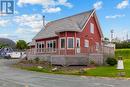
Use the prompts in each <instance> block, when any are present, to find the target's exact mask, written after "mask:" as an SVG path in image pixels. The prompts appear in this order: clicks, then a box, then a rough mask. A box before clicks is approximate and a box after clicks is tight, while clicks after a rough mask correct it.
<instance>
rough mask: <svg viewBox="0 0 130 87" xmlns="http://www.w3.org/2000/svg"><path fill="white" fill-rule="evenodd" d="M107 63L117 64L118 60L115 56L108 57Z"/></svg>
mask: <svg viewBox="0 0 130 87" xmlns="http://www.w3.org/2000/svg"><path fill="white" fill-rule="evenodd" d="M106 63H107V64H108V65H110V66H114V65H116V64H117V60H116V59H114V58H107V60H106Z"/></svg>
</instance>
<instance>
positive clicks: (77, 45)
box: [76, 38, 80, 53]
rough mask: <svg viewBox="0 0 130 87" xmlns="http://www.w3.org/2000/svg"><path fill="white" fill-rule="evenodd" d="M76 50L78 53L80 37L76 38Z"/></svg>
mask: <svg viewBox="0 0 130 87" xmlns="http://www.w3.org/2000/svg"><path fill="white" fill-rule="evenodd" d="M76 52H77V53H80V38H76Z"/></svg>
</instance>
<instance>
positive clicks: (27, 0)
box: [17, 0, 73, 13]
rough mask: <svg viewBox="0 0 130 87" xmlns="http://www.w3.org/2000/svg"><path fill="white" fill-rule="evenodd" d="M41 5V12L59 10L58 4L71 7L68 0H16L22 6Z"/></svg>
mask: <svg viewBox="0 0 130 87" xmlns="http://www.w3.org/2000/svg"><path fill="white" fill-rule="evenodd" d="M27 4H30V5H41V6H42V8H43V12H46V13H51V12H52V13H55V12H59V11H61V8H60V6H65V7H68V8H71V7H73V5H72V4H71V3H69V2H68V0H18V3H17V5H18V6H20V7H22V6H24V5H27Z"/></svg>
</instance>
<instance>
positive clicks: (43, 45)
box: [36, 42, 45, 48]
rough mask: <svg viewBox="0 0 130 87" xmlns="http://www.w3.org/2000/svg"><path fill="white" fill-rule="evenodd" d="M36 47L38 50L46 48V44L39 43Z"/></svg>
mask: <svg viewBox="0 0 130 87" xmlns="http://www.w3.org/2000/svg"><path fill="white" fill-rule="evenodd" d="M36 47H37V48H44V47H45V44H44V42H37V44H36Z"/></svg>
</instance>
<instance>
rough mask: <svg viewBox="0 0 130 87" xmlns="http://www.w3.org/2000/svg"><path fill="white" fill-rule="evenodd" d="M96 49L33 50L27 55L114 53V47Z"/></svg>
mask: <svg viewBox="0 0 130 87" xmlns="http://www.w3.org/2000/svg"><path fill="white" fill-rule="evenodd" d="M94 49H95V48H91V47H90V48H73V49H59V48H40V49H39V48H37V49H35V48H32V49H28V50H27V53H28V54H31V55H35V54H53V55H77V54H89V53H104V54H110V53H114V47H106V46H101V47H99V48H98V49H96V50H94Z"/></svg>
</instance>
